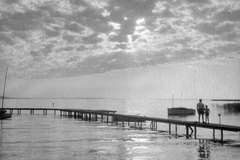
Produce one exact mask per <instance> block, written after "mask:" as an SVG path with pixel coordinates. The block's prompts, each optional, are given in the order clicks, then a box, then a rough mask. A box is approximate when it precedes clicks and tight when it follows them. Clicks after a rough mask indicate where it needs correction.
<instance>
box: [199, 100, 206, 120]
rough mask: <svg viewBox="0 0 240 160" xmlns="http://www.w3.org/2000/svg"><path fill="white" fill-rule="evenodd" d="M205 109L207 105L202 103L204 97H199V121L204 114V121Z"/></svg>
mask: <svg viewBox="0 0 240 160" xmlns="http://www.w3.org/2000/svg"><path fill="white" fill-rule="evenodd" d="M204 111H205V107H204V104H203V103H202V99H199V103H198V104H197V112H198V122H200V117H201V116H202V122H203V123H204Z"/></svg>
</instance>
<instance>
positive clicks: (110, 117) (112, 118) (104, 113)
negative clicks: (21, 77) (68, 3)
mask: <svg viewBox="0 0 240 160" xmlns="http://www.w3.org/2000/svg"><path fill="white" fill-rule="evenodd" d="M4 109H6V110H10V112H13V111H14V110H16V111H17V114H21V111H22V110H25V111H26V110H28V111H30V114H34V112H35V111H39V110H40V111H42V112H43V114H44V115H47V113H48V111H53V112H54V115H56V111H59V112H60V116H73V117H75V118H81V119H83V120H89V121H97V120H98V118H99V119H100V120H101V122H106V123H115V124H116V125H118V123H119V122H121V123H122V126H124V125H125V123H126V124H128V126H130V123H131V122H134V126H135V127H136V126H137V124H138V126H139V128H140V129H142V123H144V122H147V121H149V122H150V129H151V130H154V131H157V123H167V124H169V134H172V131H171V128H172V127H171V125H175V134H176V135H177V126H178V125H180V126H185V127H186V138H189V137H191V136H192V135H193V134H194V137H195V139H196V138H197V137H196V135H197V128H207V129H212V130H213V140H215V131H216V130H220V131H221V139H220V140H221V142H223V131H231V132H240V126H233V125H225V124H215V123H210V124H209V123H198V122H193V121H182V120H174V119H166V118H156V117H146V116H136V115H125V114H116V112H117V111H114V110H90V109H59V108H4ZM190 131H191V133H190Z"/></svg>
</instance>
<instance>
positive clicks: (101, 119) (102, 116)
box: [101, 114, 103, 122]
mask: <svg viewBox="0 0 240 160" xmlns="http://www.w3.org/2000/svg"><path fill="white" fill-rule="evenodd" d="M101 122H103V114H101Z"/></svg>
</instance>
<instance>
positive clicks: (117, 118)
mask: <svg viewBox="0 0 240 160" xmlns="http://www.w3.org/2000/svg"><path fill="white" fill-rule="evenodd" d="M116 125H118V117H116Z"/></svg>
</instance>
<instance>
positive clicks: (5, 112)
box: [0, 109, 12, 120]
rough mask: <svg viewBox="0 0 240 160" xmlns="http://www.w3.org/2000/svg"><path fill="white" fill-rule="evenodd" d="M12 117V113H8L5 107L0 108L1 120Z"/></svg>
mask: <svg viewBox="0 0 240 160" xmlns="http://www.w3.org/2000/svg"><path fill="white" fill-rule="evenodd" d="M11 117H12V113H7V111H6V110H3V109H1V110H0V120H1V119H7V118H11Z"/></svg>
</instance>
